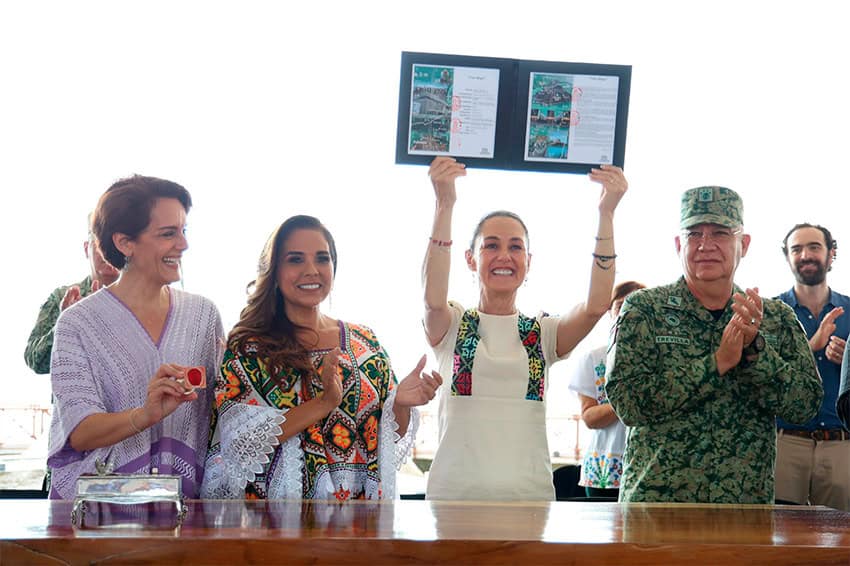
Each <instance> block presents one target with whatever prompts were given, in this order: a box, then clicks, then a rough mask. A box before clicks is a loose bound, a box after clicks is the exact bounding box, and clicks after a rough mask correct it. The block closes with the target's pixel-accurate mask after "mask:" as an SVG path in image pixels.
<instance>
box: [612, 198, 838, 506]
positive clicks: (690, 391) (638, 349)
mask: <svg viewBox="0 0 850 566" xmlns="http://www.w3.org/2000/svg"><path fill="white" fill-rule="evenodd" d="M680 228H681V229H682V232H681V234H680V235H679V236H677V237H676V250H677V252H678V254H679V257H680V259H681V262H682V267H683V268H684V276H683V277H682V278H681V279H679V280H678V281H676V282H675V283H673V284H671V285H666V286H663V287H656V288H653V289H645V290H642V291H637V292H635V293H633V294H632V295H630V296H629V298H628V299H627V300H626V302H625V304H624V305H623V309H622V311H621V313H620V317H619V319H618V321H617V327H616V334H615V338H614V342H613V345H612V348H611V351H610V352H609V355H608V368H609V369H608V381H607V385H606V391H607V394H608V398H609V399H610V401H611V405H612V406H613V407H614V409H615V411H616V412H617V414H618V415H619V417H620V419H622V421H623V422H624V423H625V424H626V425H627V426H628V427H630V428H629V432H628V439H627V443H626V452H625V455H624V460H625V465H624V470H623V479H622V488H621V492H620V500H621V501H627V502H628V501H671V502H706V503H773V463H774V456H775V452H776V424H775V418H776V416H780V417H782V418H783V419H785V420H787V421H789V422H793V423H802V422H805V421H807V420H808V419H810V418H811V417H812V416H814V415H815V414H816V413H817V411H818V408H819V407H820V403H821V399H822V397H823V387H822V385H821V380H820V377H819V376H818V373H817V370H816V369H815V362H814V358H813V356H812V352H811V349H810V348H809V345H808V342H807V340H806V334H805V333H804V332H803V329H802V328H801V326H800V323H799V322H798V321H797V317H796V315H795V314H794V311H792V310H791V308H790V307H788V306H787V305H785V304H784V303H782V302H781V301H778V300H773V299H761V298H760V297H759V296H758V289H746V290H744V289H741V288H740V287H738V286H737V285H735V284H734V275H735V271H736V269H737V267H738V263H739V262H740V259H741V258H742V257H743V256H744V255H746V253H747V248H748V247H749V244H750V236H749V235H748V234H744V233H743V203H742V202H741V198H740V197H739V196H738V194H737V193H735V192H734V191H732V190H729V189H726V188H723V187H700V188H696V189H691V190H689V191H686V192H685V193H684V194H683V195H682V208H681V222H680Z"/></svg>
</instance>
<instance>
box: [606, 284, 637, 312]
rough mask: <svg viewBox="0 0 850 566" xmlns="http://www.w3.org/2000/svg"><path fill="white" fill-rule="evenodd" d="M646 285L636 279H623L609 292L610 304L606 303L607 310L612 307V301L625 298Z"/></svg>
mask: <svg viewBox="0 0 850 566" xmlns="http://www.w3.org/2000/svg"><path fill="white" fill-rule="evenodd" d="M645 288H646V285H644V284H643V283H638V282H637V281H623V282H622V283H620V284H619V285H617V286H616V287H614V291H613V292H612V293H611V304H609V305H608V310H611V309H612V308H614V303H616V302H617V301H619V300H620V299H625V298H626V297H628V296H629V295H631V294H632V293H634V292H635V291H637V290H638V289H645Z"/></svg>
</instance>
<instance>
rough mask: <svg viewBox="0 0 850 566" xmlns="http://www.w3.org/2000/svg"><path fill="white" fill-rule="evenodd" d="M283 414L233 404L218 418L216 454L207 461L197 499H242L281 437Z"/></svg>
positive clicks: (271, 408)
mask: <svg viewBox="0 0 850 566" xmlns="http://www.w3.org/2000/svg"><path fill="white" fill-rule="evenodd" d="M285 421H286V417H285V416H284V412H283V411H281V410H279V409H275V408H273V407H258V406H253V405H243V404H239V403H234V404H232V405H230V406H229V407H227V409H226V410H225V411H222V412H221V414H220V415H219V420H218V428H219V431H220V433H221V443H220V448H219V450H216V451H213V452H212V453H211V454H210V457H209V460H208V461H207V468H206V473H205V474H204V483H203V486H202V488H201V497H203V498H207V499H228V498H243V497H245V486H246V485H247V484H248V482H250V481H254V479H255V478H256V477H257V474H260V473H262V472H263V469H264V466H265V465H266V464H268V463H269V461H270V460H269V455H270V454H272V453H273V452H274V450H275V446H277V445H278V444H279V441H278V439H277V437H278V436H279V435H280V434H283V430H282V429H281V425H282V424H283V423H284V422H285Z"/></svg>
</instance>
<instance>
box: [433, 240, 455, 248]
mask: <svg viewBox="0 0 850 566" xmlns="http://www.w3.org/2000/svg"><path fill="white" fill-rule="evenodd" d="M431 243H432V244H434V245H435V246H440V247H441V248H447V247H449V246H451V245H452V241H451V240H438V239H437V238H431Z"/></svg>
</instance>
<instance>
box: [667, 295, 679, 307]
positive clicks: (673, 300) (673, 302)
mask: <svg viewBox="0 0 850 566" xmlns="http://www.w3.org/2000/svg"><path fill="white" fill-rule="evenodd" d="M667 304H668V305H670V306H671V307H681V306H682V297H677V296H675V295H674V296H672V297H667Z"/></svg>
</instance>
